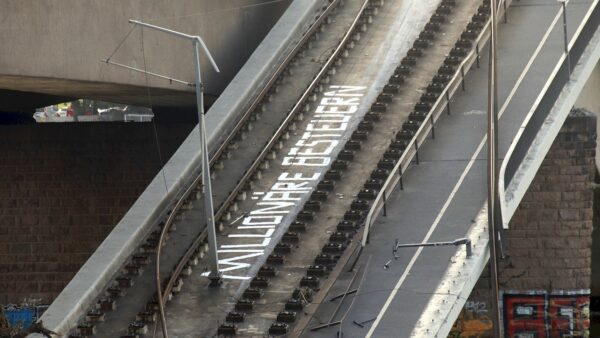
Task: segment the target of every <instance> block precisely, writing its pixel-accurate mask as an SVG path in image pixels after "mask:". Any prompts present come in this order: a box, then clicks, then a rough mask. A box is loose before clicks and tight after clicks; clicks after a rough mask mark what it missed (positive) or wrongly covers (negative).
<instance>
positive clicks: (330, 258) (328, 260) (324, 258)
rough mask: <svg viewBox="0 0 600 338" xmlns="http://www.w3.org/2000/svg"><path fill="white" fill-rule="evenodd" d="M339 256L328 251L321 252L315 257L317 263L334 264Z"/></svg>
mask: <svg viewBox="0 0 600 338" xmlns="http://www.w3.org/2000/svg"><path fill="white" fill-rule="evenodd" d="M337 260H338V257H336V256H334V255H330V254H326V253H323V252H322V253H320V254H318V255H317V257H315V265H326V266H332V265H335V263H336V262H337Z"/></svg>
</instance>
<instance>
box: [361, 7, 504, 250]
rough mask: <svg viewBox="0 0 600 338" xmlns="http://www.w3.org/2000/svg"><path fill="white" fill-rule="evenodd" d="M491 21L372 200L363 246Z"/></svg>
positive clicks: (473, 58)
mask: <svg viewBox="0 0 600 338" xmlns="http://www.w3.org/2000/svg"><path fill="white" fill-rule="evenodd" d="M511 3H512V0H507V1H506V5H507V7H508V6H510V4H511ZM498 13H499V15H498V17H500V16H501V15H502V14H504V8H500V9H498ZM491 21H492V19H491V18H490V19H488V21H487V22H486V24H485V26H484V27H483V29H482V30H481V32H480V33H479V35H478V37H477V39H476V40H475V44H474V47H473V48H472V49H471V51H470V52H469V54H468V55H467V56H466V57H465V58H464V59H463V61H462V62H461V63H460V65H459V66H458V67H456V72H455V73H454V76H453V77H452V79H451V80H450V81H449V82H448V85H446V87H445V88H444V90H443V91H442V92H441V93H440V95H439V96H438V99H437V100H436V102H435V104H434V105H433V106H432V107H431V109H430V110H429V113H428V114H427V116H426V117H425V118H424V119H423V123H422V124H421V126H420V127H419V129H418V130H417V132H416V133H415V136H414V137H413V138H412V139H411V140H410V142H409V143H408V145H407V146H406V149H405V150H404V152H403V153H402V156H400V159H398V163H396V165H395V166H394V169H393V170H392V171H391V172H390V174H389V175H388V178H387V179H386V180H385V183H384V184H383V186H382V187H381V189H380V190H379V192H378V193H377V197H376V198H375V200H374V201H373V204H372V205H371V208H370V209H369V213H368V214H367V217H366V218H365V228H364V230H363V235H362V239H361V245H362V246H363V247H365V246H366V245H367V243H368V240H369V231H370V229H371V227H372V226H373V224H374V223H375V219H376V218H377V215H378V214H379V212H380V211H381V209H382V208H383V207H384V205H385V203H386V198H387V196H390V194H391V193H392V191H393V190H394V189H395V188H396V186H397V185H398V182H400V180H401V179H402V176H403V175H404V173H405V172H406V169H407V168H408V166H409V165H410V163H411V162H412V160H413V158H414V157H415V155H416V154H417V152H418V148H419V145H422V144H423V142H424V141H425V139H426V138H427V136H428V135H429V132H430V131H431V130H432V128H433V126H434V125H435V122H436V121H437V120H438V119H439V117H440V115H441V114H442V113H443V111H444V109H449V105H450V98H451V97H452V96H453V95H454V93H455V92H456V90H457V89H458V87H459V86H460V85H461V83H462V81H464V74H465V73H466V72H467V71H468V70H469V69H470V68H471V66H473V63H475V61H476V60H477V59H478V58H479V52H478V50H479V46H480V45H485V43H486V42H487V39H488V38H489V36H490V33H491V30H490V28H491ZM428 122H429V123H428Z"/></svg>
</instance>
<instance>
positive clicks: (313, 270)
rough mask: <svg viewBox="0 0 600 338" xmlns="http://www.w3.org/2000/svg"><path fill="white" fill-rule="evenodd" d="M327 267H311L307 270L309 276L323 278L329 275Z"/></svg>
mask: <svg viewBox="0 0 600 338" xmlns="http://www.w3.org/2000/svg"><path fill="white" fill-rule="evenodd" d="M327 271H328V270H327V267H326V266H325V265H310V266H309V267H308V269H307V270H306V275H307V276H314V277H322V276H325V275H326V274H327Z"/></svg>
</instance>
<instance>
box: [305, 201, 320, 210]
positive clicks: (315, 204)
mask: <svg viewBox="0 0 600 338" xmlns="http://www.w3.org/2000/svg"><path fill="white" fill-rule="evenodd" d="M304 210H306V211H320V210H321V202H320V201H310V200H308V201H306V203H304Z"/></svg>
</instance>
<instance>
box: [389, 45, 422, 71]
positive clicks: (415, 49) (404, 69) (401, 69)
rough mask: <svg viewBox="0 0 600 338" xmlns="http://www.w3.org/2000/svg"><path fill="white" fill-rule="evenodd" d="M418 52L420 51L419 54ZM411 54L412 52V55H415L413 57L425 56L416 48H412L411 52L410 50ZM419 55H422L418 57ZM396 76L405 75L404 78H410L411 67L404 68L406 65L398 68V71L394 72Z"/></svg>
mask: <svg viewBox="0 0 600 338" xmlns="http://www.w3.org/2000/svg"><path fill="white" fill-rule="evenodd" d="M417 50H418V51H419V52H417ZM411 51H412V52H411ZM409 52H410V53H411V54H413V55H411V56H421V55H423V51H421V50H420V49H418V48H414V47H413V48H411V50H409ZM417 54H420V55H417ZM394 74H397V75H403V76H409V75H410V67H408V66H404V65H400V66H398V67H397V68H396V70H394Z"/></svg>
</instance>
